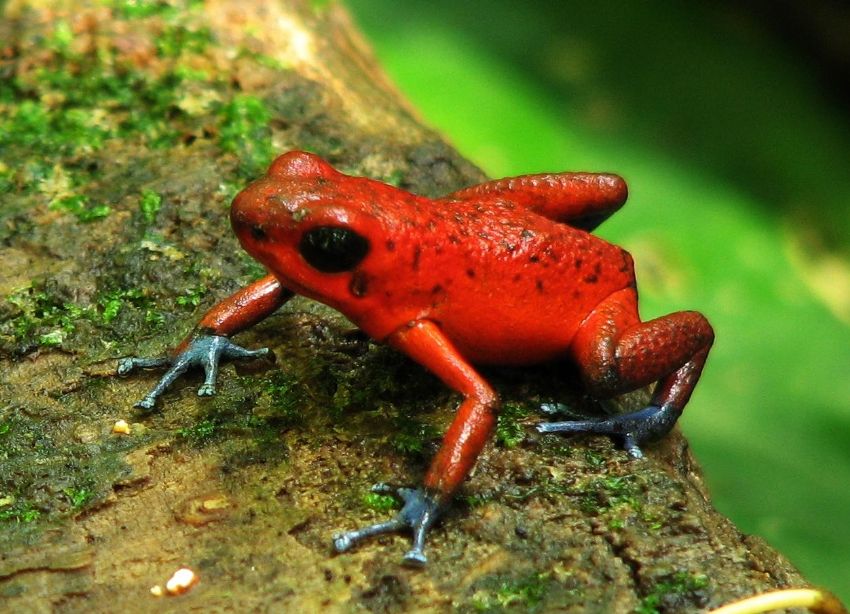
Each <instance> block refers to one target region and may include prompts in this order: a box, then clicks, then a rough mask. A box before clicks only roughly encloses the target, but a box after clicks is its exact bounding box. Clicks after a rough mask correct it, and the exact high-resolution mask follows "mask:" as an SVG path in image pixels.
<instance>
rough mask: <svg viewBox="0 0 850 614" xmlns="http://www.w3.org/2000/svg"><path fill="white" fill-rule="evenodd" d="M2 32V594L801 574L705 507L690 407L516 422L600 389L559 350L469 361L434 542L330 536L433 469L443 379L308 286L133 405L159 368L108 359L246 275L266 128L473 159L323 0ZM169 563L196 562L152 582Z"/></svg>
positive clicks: (448, 600)
mask: <svg viewBox="0 0 850 614" xmlns="http://www.w3.org/2000/svg"><path fill="white" fill-rule="evenodd" d="M0 6H3V5H0ZM0 41H2V43H0V76H2V86H0V87H2V89H0V199H2V207H0V261H2V271H0V293H2V295H3V297H4V299H3V302H2V305H0V605H2V606H3V607H2V608H0V609H7V608H8V609H9V610H10V611H49V610H51V609H52V610H56V611H81V610H86V611H118V610H121V609H126V610H129V611H158V610H163V609H165V610H175V611H177V610H179V611H184V610H187V609H193V608H204V609H214V610H216V609H221V610H229V609H234V610H235V609H239V610H245V611H248V610H260V611H267V610H272V609H277V608H286V609H287V610H288V611H314V610H318V609H319V608H320V607H321V608H331V609H332V610H334V609H335V610H343V611H349V610H366V611H371V610H377V611H396V610H397V611H403V610H443V609H449V608H458V609H460V610H464V611H465V610H469V611H472V610H487V609H494V610H498V609H506V608H507V609H510V608H516V609H517V610H521V611H524V610H528V609H539V610H554V609H557V610H559V611H576V612H579V611H580V612H585V611H598V612H628V611H635V610H639V611H644V612H646V611H653V608H655V609H657V610H661V611H676V612H680V611H689V610H699V609H702V608H704V607H707V606H710V605H718V604H720V603H723V602H726V601H729V600H731V599H733V598H735V597H739V596H743V595H750V594H753V593H756V592H760V591H764V590H766V589H770V588H775V587H783V586H804V585H806V582H805V580H804V579H803V578H801V577H800V576H799V574H798V573H797V572H796V571H795V570H794V569H793V568H792V567H791V566H790V565H789V564H788V562H787V561H785V559H783V558H782V556H781V555H779V554H777V553H776V552H774V551H773V550H771V549H770V548H769V547H767V546H766V545H765V544H764V543H762V542H761V541H760V540H758V539H757V538H752V537H747V536H744V535H742V534H741V533H740V532H739V531H738V530H737V529H736V528H735V527H734V526H733V525H732V524H731V523H730V522H729V521H728V520H727V519H725V518H724V517H722V516H720V515H719V514H717V513H716V512H715V511H714V509H713V508H712V506H711V503H710V500H709V498H708V495H707V493H706V491H705V488H704V487H703V484H702V481H701V478H700V475H699V470H698V468H697V467H696V464H695V462H694V460H693V458H692V457H691V455H690V454H689V452H688V447H687V443H686V442H685V440H684V439H683V438H682V437H681V435H680V434H679V433H678V432H676V433H674V434H672V435H671V436H670V437H668V438H666V439H665V440H664V441H663V442H661V443H660V444H658V445H657V446H654V447H651V448H650V449H649V450H648V455H647V458H646V459H645V460H644V461H641V462H635V461H631V460H629V459H628V457H627V455H626V454H625V453H624V452H622V451H621V450H619V449H617V448H615V447H614V446H613V445H612V444H611V443H610V442H609V441H607V440H606V439H604V438H593V437H586V438H571V439H566V438H559V437H556V436H546V437H541V436H537V435H533V434H532V433H533V432H534V431H533V430H532V429H531V428H529V427H530V425H532V424H533V423H534V422H536V421H537V420H538V419H539V417H538V416H537V415H536V414H535V411H536V410H535V407H537V406H539V404H540V403H541V402H545V401H551V400H558V401H561V402H566V403H567V404H569V405H570V406H572V407H573V408H574V409H577V410H588V411H593V410H594V408H593V407H592V406H589V405H588V402H587V401H586V400H585V399H583V398H582V397H581V395H580V392H579V390H578V387H577V385H576V383H575V378H574V376H573V375H572V374H571V373H570V371H569V369H568V367H567V366H565V365H550V366H545V367H540V368H537V369H527V370H495V369H494V370H490V371H487V372H486V374H487V376H488V378H489V379H491V380H492V381H493V382H494V384H495V385H496V387H497V388H498V389H499V391H500V392H501V393H502V396H503V398H504V400H505V402H506V407H507V410H506V411H505V413H504V415H503V418H502V420H501V423H500V428H499V433H498V435H497V437H496V438H495V441H494V444H493V445H491V446H489V447H488V448H487V450H486V451H485V453H484V455H483V456H482V458H481V459H480V461H479V463H478V467H477V469H476V472H475V473H474V475H473V476H472V478H471V479H470V480H469V481H468V482H467V484H466V485H465V487H464V488H463V489H462V492H461V494H460V496H459V498H458V502H457V505H455V507H454V508H453V509H452V511H451V512H450V513H449V514H448V515H447V517H446V518H445V521H444V522H443V523H442V524H441V525H440V526H439V527H438V528H436V529H435V530H434V531H433V532H432V534H431V538H430V541H429V544H428V552H429V556H430V561H431V562H430V563H429V566H428V567H427V568H426V569H424V570H411V569H407V568H404V567H402V566H400V565H399V561H400V558H401V554H402V553H403V552H404V551H405V549H406V544H405V540H406V539H407V538H406V537H404V536H399V537H384V538H381V539H378V540H376V541H375V542H373V543H369V544H365V545H363V546H362V547H360V548H358V549H357V550H355V551H354V552H352V553H350V554H345V555H341V556H334V555H333V554H332V553H331V549H330V536H331V534H332V533H333V532H334V531H335V530H337V529H340V528H351V527H355V526H357V525H360V524H363V523H364V522H369V521H373V520H375V519H377V518H383V517H386V516H387V514H388V513H390V512H388V511H387V510H386V509H384V508H385V507H386V506H387V505H388V502H387V501H386V500H385V499H382V498H380V497H375V496H370V495H369V487H370V486H371V485H372V484H374V483H376V482H389V483H396V484H412V483H416V482H417V481H418V480H419V479H420V478H421V475H422V473H423V471H424V469H425V467H426V466H427V461H428V459H429V458H430V456H431V455H432V453H433V451H434V449H435V446H436V445H437V443H438V441H439V435H440V433H441V432H442V430H443V429H444V428H445V427H446V425H447V424H448V421H449V420H450V417H451V414H452V411H453V409H454V407H455V406H456V404H457V400H458V399H457V398H456V397H455V396H454V395H452V394H450V393H449V392H448V391H446V390H444V389H443V387H442V386H441V385H439V383H438V382H437V381H436V380H435V379H434V378H433V377H431V376H430V375H428V374H427V373H424V372H423V371H422V370H421V369H420V368H419V367H417V366H416V365H414V364H412V363H410V362H409V361H408V360H406V359H405V358H404V357H402V356H399V355H398V354H396V353H395V352H393V351H392V350H390V349H388V348H386V347H381V346H378V345H376V344H374V343H372V342H370V341H369V340H368V339H365V338H364V337H363V336H362V335H358V334H357V333H356V331H354V330H353V329H352V327H351V325H350V324H348V323H347V322H346V321H345V320H344V319H343V318H342V317H341V316H339V315H338V314H336V313H334V312H332V311H331V310H329V309H327V308H325V307H323V306H320V305H317V304H315V303H311V302H309V301H306V300H302V299H296V300H294V301H292V302H291V303H290V304H289V305H287V307H286V308H285V309H283V310H282V311H281V312H280V313H279V314H277V315H275V316H273V317H272V318H270V319H269V320H268V321H266V322H264V323H263V324H262V325H260V326H258V327H256V329H254V330H252V331H250V332H247V333H244V334H243V335H242V336H241V337H240V342H241V343H243V344H244V345H246V346H249V347H259V346H270V347H271V348H272V349H273V350H274V353H275V355H276V356H277V363H276V364H270V363H268V362H265V363H257V364H253V365H240V366H238V367H233V366H228V367H225V368H224V369H223V373H222V375H221V378H220V386H219V394H218V396H217V397H215V398H213V399H199V398H197V397H196V396H195V395H194V394H193V389H194V388H195V387H196V386H197V385H198V383H199V381H200V379H199V377H198V376H197V375H195V376H190V377H187V378H185V379H184V380H182V381H181V383H180V384H179V385H178V386H176V387H175V389H174V390H173V391H172V392H170V393H169V394H168V395H167V396H166V397H165V402H164V403H162V404H161V407H160V409H159V410H158V411H155V412H152V413H140V412H138V411H136V410H133V409H132V408H131V405H132V401H133V400H135V399H138V398H140V397H141V396H142V395H143V394H144V393H145V392H146V390H147V389H148V388H149V387H150V386H151V385H152V384H153V382H154V381H155V378H156V377H157V376H156V375H155V374H149V375H142V376H136V377H132V378H127V379H119V378H118V377H116V376H115V366H116V361H117V359H118V358H119V357H121V356H126V355H131V354H143V355H154V354H161V353H163V352H165V351H166V350H167V349H168V348H169V347H171V346H173V345H174V344H175V343H176V342H177V341H178V340H179V339H180V338H181V337H182V335H184V334H185V333H186V331H188V330H189V329H190V328H191V327H192V325H193V323H194V322H195V321H196V320H197V319H198V317H199V316H200V314H201V313H203V311H204V310H205V309H206V308H208V307H209V306H210V305H212V304H214V302H215V301H216V300H218V299H220V298H222V297H224V296H226V295H227V294H229V293H230V292H232V291H233V290H235V289H236V288H237V287H239V286H241V285H244V284H245V283H247V282H248V281H250V280H251V279H254V278H256V277H257V276H258V274H259V273H260V271H259V270H258V268H257V266H256V265H255V264H253V263H252V262H251V261H250V259H249V258H248V257H247V256H246V255H244V254H243V253H242V252H241V251H240V250H239V249H238V246H237V244H236V241H235V239H234V238H233V236H232V235H231V233H230V230H229V227H228V222H227V205H228V203H229V200H230V198H231V197H232V196H233V194H234V193H235V191H237V190H238V189H239V187H240V186H241V185H244V184H245V183H246V182H247V181H248V180H249V179H250V178H251V177H253V176H256V175H257V174H259V173H260V172H261V171H262V169H263V167H264V166H265V165H266V164H267V163H268V162H269V160H270V159H271V157H273V155H274V154H275V153H280V152H283V151H286V150H289V149H308V150H311V151H315V152H316V153H319V154H320V155H322V156H324V157H325V158H327V159H328V160H329V161H331V162H332V163H333V164H334V165H336V166H337V167H339V168H340V169H342V170H344V171H347V172H351V173H357V174H364V175H368V176H371V177H375V178H378V179H383V180H385V181H388V182H391V183H394V184H397V185H401V186H403V187H405V188H408V189H410V190H412V191H415V192H419V193H422V194H426V195H438V194H443V193H447V192H450V191H453V190H455V189H457V188H460V187H462V186H465V185H469V184H471V183H474V182H477V181H480V180H481V179H482V178H483V175H482V173H481V172H480V171H479V170H478V169H476V168H475V167H474V166H473V165H471V164H470V163H469V162H467V161H465V160H463V159H462V158H461V157H460V156H459V154H457V152H455V151H454V150H453V149H452V148H451V147H450V146H449V145H448V144H446V142H445V141H444V140H443V139H442V137H440V136H439V135H438V134H435V133H434V132H433V131H432V130H430V129H428V128H427V127H424V126H423V125H422V124H421V123H420V122H419V120H418V119H417V117H416V114H415V112H413V111H412V110H411V109H410V107H409V106H408V105H407V104H406V103H405V102H404V100H403V99H402V97H401V96H400V95H399V94H398V92H396V91H395V89H394V88H393V87H392V85H391V84H390V83H389V82H388V80H387V79H386V77H385V76H384V75H383V74H382V73H381V71H380V69H379V68H378V67H377V65H376V63H375V61H374V60H373V58H372V56H371V55H370V53H369V50H368V48H367V47H366V45H365V44H364V42H363V41H362V39H361V38H360V36H359V35H358V33H357V31H356V29H355V28H354V27H353V26H352V24H351V22H350V20H349V18H348V16H347V14H346V13H345V11H344V10H343V9H342V8H341V7H340V6H338V5H336V4H334V3H331V4H327V3H312V4H311V3H307V2H295V1H292V2H282V1H279V2H272V1H270V0H269V1H265V2H263V1H257V2H251V1H249V2H242V1H239V2H237V1H236V0H212V1H208V2H203V3H200V2H193V1H190V0H184V1H180V0H175V1H174V2H168V3H166V2H162V3H157V2H151V3H140V2H130V1H129V0H128V1H121V0H111V1H94V0H92V1H90V2H63V1H60V0H40V1H36V0H32V1H29V2H25V1H15V0H11V1H8V2H6V3H5V6H3V19H2V22H0ZM638 396H640V395H638ZM639 401H640V398H638V399H625V400H623V401H622V402H623V403H624V404H627V405H628V404H629V403H635V402H639ZM119 419H125V420H126V421H127V422H129V423H131V432H130V434H129V435H121V434H116V433H113V431H112V426H113V424H114V423H115V422H116V421H117V420H119ZM184 565H186V566H189V567H191V568H192V569H194V570H195V571H196V572H197V573H198V574H199V575H200V578H201V580H200V583H199V584H198V585H197V586H195V587H194V589H193V590H191V591H190V592H189V593H188V594H186V595H184V596H181V597H175V598H167V597H162V598H157V597H154V596H152V595H151V593H150V592H149V589H150V588H151V586H153V585H156V584H162V583H164V581H165V580H166V579H167V578H168V577H169V575H170V574H171V573H172V572H173V571H174V570H176V569H177V568H178V567H180V566H184Z"/></svg>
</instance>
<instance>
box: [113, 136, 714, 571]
mask: <svg viewBox="0 0 850 614" xmlns="http://www.w3.org/2000/svg"><path fill="white" fill-rule="evenodd" d="M625 200H626V185H625V183H624V182H623V180H622V179H620V178H619V177H617V176H616V175H607V174H590V173H556V174H541V175H527V176H522V177H516V178H510V179H502V180H498V181H491V182H487V183H482V184H480V185H476V186H472V187H470V188H466V189H463V190H460V191H458V192H454V193H452V194H449V195H448V196H444V197H442V198H438V199H436V200H431V199H428V198H424V197H421V196H416V195H414V194H411V193H409V192H406V191H404V190H401V189H399V188H395V187H392V186H389V185H386V184H384V183H381V182H379V181H375V180H372V179H367V178H363V177H350V176H347V175H344V174H342V173H340V172H338V171H336V170H334V169H333V168H332V167H331V166H330V165H329V164H328V163H327V162H325V161H324V160H322V159H321V158H319V157H317V156H315V155H312V154H309V153H304V152H298V151H293V152H289V153H287V154H284V155H282V156H280V157H279V158H277V159H276V160H275V161H274V162H273V163H272V165H271V166H270V168H269V170H268V173H267V174H266V175H265V176H264V177H262V178H260V179H258V180H257V181H255V182H254V183H252V184H251V185H249V186H248V187H247V188H245V189H244V190H243V191H242V192H241V193H239V194H238V195H237V196H236V198H235V199H234V201H233V205H232V208H231V213H230V219H231V223H232V225H233V229H234V231H235V232H236V235H237V237H238V238H239V241H240V242H241V244H242V246H243V247H244V248H245V250H247V251H248V253H249V254H250V255H251V256H253V257H254V258H256V259H257V260H258V261H259V262H260V263H262V264H263V266H265V268H266V269H267V270H268V271H269V274H268V275H266V276H265V277H263V278H261V279H260V280H258V281H256V282H254V283H252V284H251V285H249V286H247V287H246V288H243V289H242V290H240V291H238V292H236V293H235V294H234V295H232V296H231V297H229V298H227V299H225V300H224V301H222V302H221V303H219V304H218V305H216V306H214V307H213V308H212V309H210V311H209V312H207V314H206V315H204V317H203V318H202V319H201V321H200V323H199V324H198V326H197V327H196V328H195V330H194V331H193V332H192V333H190V335H189V336H188V337H187V338H186V339H185V340H184V341H183V342H182V343H181V344H180V345H179V346H178V347H177V348H176V349H175V350H174V351H173V352H172V354H171V355H170V356H169V357H168V358H163V359H140V358H127V359H124V360H122V361H121V363H120V364H119V373H122V374H124V373H127V372H129V371H131V370H132V369H133V368H135V367H152V366H161V365H168V366H170V368H169V370H168V371H167V372H166V373H165V375H164V376H163V377H162V379H161V380H160V381H159V383H158V384H157V385H156V386H155V387H154V388H153V390H151V392H150V393H149V394H148V395H147V396H145V397H144V398H143V399H142V400H141V401H139V402H138V403H137V404H136V405H137V407H141V408H145V409H150V408H152V407H153V406H154V403H155V401H156V399H157V397H159V396H160V395H161V394H162V393H163V391H165V389H166V388H168V387H169V385H170V384H171V383H172V382H173V381H174V380H175V379H176V378H177V377H179V376H180V374H182V373H183V372H184V371H186V369H187V368H188V367H190V366H193V365H198V366H201V367H203V369H204V371H205V373H206V378H205V381H204V383H203V385H202V386H201V387H200V389H199V390H198V394H199V395H202V396H204V395H212V394H214V393H215V380H216V373H217V370H218V362H219V360H220V359H221V358H222V357H225V358H250V357H255V356H260V355H263V354H266V353H267V352H268V350H267V349H260V350H253V351H252V350H246V349H244V348H242V347H240V346H238V345H236V344H235V343H233V342H232V341H230V337H231V336H232V335H234V334H235V333H237V332H239V331H241V330H244V329H245V328H247V327H249V326H252V325H253V324H256V323H257V322H259V321H260V320H262V319H263V318H265V317H267V316H269V315H270V314H271V313H272V312H274V311H275V310H276V309H278V308H279V307H280V306H281V305H283V304H284V303H285V302H286V301H287V300H288V299H290V298H291V297H292V296H293V295H294V294H295V293H297V294H301V295H303V296H306V297H308V298H311V299H315V300H317V301H321V302H323V303H325V304H327V305H330V306H331V307H333V308H335V309H338V310H339V311H340V312H342V313H343V314H345V316H347V317H348V318H349V319H350V320H351V321H352V322H354V323H355V324H356V325H357V326H359V327H360V328H361V329H362V330H363V331H364V332H366V333H367V334H368V335H369V336H371V337H372V338H373V339H375V340H377V341H380V342H386V343H388V344H389V345H391V346H392V347H394V348H396V349H397V350H398V351H400V352H403V353H404V354H407V356H409V357H410V358H412V359H413V360H414V361H416V362H418V363H419V364H421V365H422V366H423V367H425V368H426V369H429V370H430V371H431V372H432V373H434V374H435V375H436V376H437V377H439V378H440V379H441V380H442V381H443V382H444V383H445V384H446V385H447V386H448V387H449V388H451V389H453V390H455V391H457V392H458V393H459V394H460V395H461V396H462V397H463V401H462V402H461V404H460V407H459V408H458V410H457V415H456V417H455V418H454V421H453V422H452V424H451V426H449V428H448V431H446V434H445V437H444V439H443V442H442V446H441V447H440V449H439V451H438V452H437V455H436V457H435V458H434V460H433V462H432V463H431V466H430V468H429V469H428V472H427V474H426V476H425V480H424V484H423V485H422V487H421V488H418V489H415V490H412V489H402V490H400V491H399V492H400V495H401V496H402V498H403V499H404V506H403V508H402V510H401V511H400V512H399V514H398V515H397V517H396V518H395V519H393V520H390V521H388V522H383V523H379V524H376V525H372V526H369V527H366V528H363V529H360V530H356V531H349V532H346V533H341V534H338V535H336V536H335V537H334V546H335V548H336V550H337V551H344V550H347V549H348V548H350V547H351V546H352V545H353V544H355V543H356V542H358V541H360V540H362V539H363V538H365V537H368V536H372V535H377V534H380V533H385V532H389V531H396V530H399V529H410V530H412V532H413V547H412V549H411V550H410V551H409V552H408V553H407V554H406V555H405V561H406V562H408V563H411V564H424V563H425V560H426V559H425V555H424V552H423V547H424V542H425V534H426V531H427V530H428V529H429V527H430V526H431V525H432V524H433V523H434V521H435V520H436V519H437V517H438V516H439V515H440V513H441V511H442V510H444V509H445V507H446V506H447V505H448V503H449V502H450V500H451V498H452V495H453V494H454V493H455V491H456V490H457V489H458V487H459V486H460V485H461V483H462V482H463V481H464V479H465V478H466V476H467V475H468V474H469V472H470V470H471V469H472V466H473V465H474V464H475V460H476V458H477V457H478V455H479V453H480V452H481V449H482V448H483V447H484V445H485V443H486V441H487V439H488V437H489V435H490V433H491V431H492V430H493V426H494V424H495V422H496V414H497V412H498V408H499V398H498V396H497V395H496V393H495V392H494V391H493V389H492V388H491V386H490V385H489V384H488V383H487V381H486V380H484V379H483V378H482V377H481V375H479V374H478V372H477V371H476V370H475V368H474V367H473V365H476V364H497V365H528V364H534V363H540V362H544V361H550V360H555V359H559V358H566V359H569V360H571V361H573V362H574V363H575V364H576V365H577V366H578V368H579V371H580V373H581V376H582V379H583V381H584V384H585V385H586V387H587V389H588V391H589V392H590V393H591V394H592V395H594V396H596V397H598V398H608V397H612V396H614V395H618V394H621V393H624V392H627V391H630V390H634V389H636V388H639V387H642V386H646V385H648V384H650V383H653V382H657V385H656V387H655V390H654V393H653V396H652V399H651V402H650V405H649V406H648V407H646V408H645V409H642V410H640V411H637V412H634V413H630V414H623V415H617V416H614V417H609V418H606V419H600V420H596V421H593V420H586V421H574V422H557V423H546V424H541V425H539V426H538V429H539V430H540V431H542V432H553V431H567V432H591V433H604V434H608V435H611V436H613V437H615V438H617V439H618V440H620V441H621V442H622V443H623V445H624V446H625V448H626V450H628V452H629V453H630V454H631V455H632V456H634V457H640V456H641V449H640V446H641V445H642V444H643V443H644V442H645V441H647V440H650V439H655V438H658V437H661V436H663V435H664V434H666V433H667V432H668V431H669V430H670V429H671V428H672V427H673V425H674V424H675V422H676V420H677V419H678V417H679V416H680V415H681V413H682V409H683V408H684V406H685V404H686V403H687V401H688V398H689V397H690V396H691V392H692V391H693V389H694V386H695V384H696V382H697V379H698V378H699V375H700V372H701V371H702V368H703V364H704V363H705V359H706V356H707V354H708V351H709V348H710V347H711V344H712V341H713V339H714V334H713V331H712V329H711V326H710V325H709V323H708V322H707V321H706V319H705V318H704V317H703V316H702V315H700V314H699V313H696V312H692V311H684V312H679V313H674V314H671V315H668V316H664V317H661V318H658V319H656V320H651V321H649V322H641V320H640V318H639V316H638V308H637V292H636V290H635V276H634V271H633V266H632V259H631V257H630V256H629V254H628V253H626V252H625V251H623V250H622V249H620V248H619V247H616V246H614V245H611V244H609V243H607V242H605V241H603V240H602V239H599V238H598V237H595V236H594V235H592V234H591V231H592V230H593V229H594V228H595V227H596V226H598V225H599V224H600V223H601V222H602V221H603V220H605V219H606V218H607V217H608V216H610V215H611V214H612V213H614V212H615V211H616V210H617V209H619V208H620V207H621V206H622V205H623V203H624V202H625Z"/></svg>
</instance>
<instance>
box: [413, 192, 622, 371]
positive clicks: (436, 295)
mask: <svg viewBox="0 0 850 614" xmlns="http://www.w3.org/2000/svg"><path fill="white" fill-rule="evenodd" d="M426 224H430V226H431V231H430V232H428V233H425V234H424V235H423V236H422V237H421V238H420V240H419V241H418V242H416V243H415V244H414V247H413V249H414V250H416V252H417V253H416V255H415V268H416V270H415V271H412V273H413V276H412V279H411V282H410V283H411V287H412V288H416V289H418V291H419V292H424V291H426V290H427V293H428V295H429V300H430V304H429V306H428V309H427V312H428V313H427V317H429V318H431V319H433V320H435V321H437V322H438V323H439V324H440V326H441V327H442V328H443V330H444V331H445V332H446V334H447V335H448V336H449V338H450V339H451V340H452V341H453V342H454V343H455V344H456V345H457V346H458V348H459V349H460V351H461V352H462V353H463V354H464V355H465V356H467V358H469V359H470V360H472V361H474V362H479V363H495V364H530V363H535V362H541V361H545V360H550V359H552V358H555V357H557V356H559V355H562V354H563V353H564V352H565V350H566V348H567V347H568V346H569V344H570V342H571V340H572V338H573V336H574V334H575V332H576V330H577V329H578V327H579V325H580V324H581V322H582V321H583V320H584V318H585V317H586V316H587V315H588V314H589V313H590V312H591V311H592V310H593V309H594V308H595V307H596V306H597V305H598V304H599V303H600V302H601V301H602V300H604V299H605V298H607V297H608V296H610V295H611V294H612V293H614V292H616V291H618V290H621V289H623V288H626V287H628V286H630V285H633V284H634V271H633V267H632V260H631V257H630V256H629V254H628V253H627V252H625V251H624V250H622V249H620V248H619V247H617V246H614V245H611V244H610V243H607V242H606V241H604V240H602V239H600V238H598V237H596V236H593V235H591V234H590V233H588V232H585V231H583V230H579V229H576V228H573V227H571V226H568V225H565V224H561V223H557V222H554V221H552V220H549V219H547V218H544V217H542V216H539V215H537V214H534V213H531V212H529V211H526V210H523V209H519V208H516V207H514V206H513V205H511V204H510V203H501V204H496V205H490V206H487V207H483V206H481V205H476V204H475V203H463V202H449V203H446V205H445V206H444V207H440V208H439V209H436V210H435V211H434V216H433V217H431V219H429V220H428V222H426Z"/></svg>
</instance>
